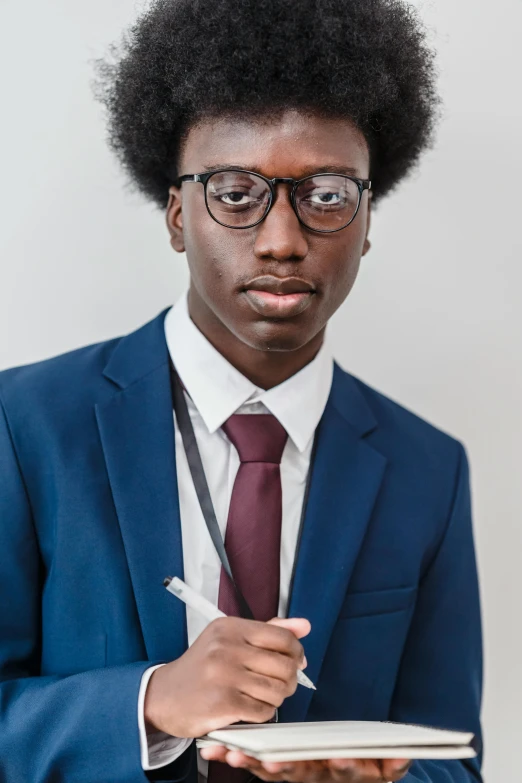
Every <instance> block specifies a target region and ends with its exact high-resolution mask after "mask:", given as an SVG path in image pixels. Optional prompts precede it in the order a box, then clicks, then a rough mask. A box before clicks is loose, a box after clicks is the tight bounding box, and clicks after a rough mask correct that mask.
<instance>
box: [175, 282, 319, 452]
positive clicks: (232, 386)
mask: <svg viewBox="0 0 522 783" xmlns="http://www.w3.org/2000/svg"><path fill="white" fill-rule="evenodd" d="M165 336H166V340H167V346H168V350H169V353H170V357H171V359H172V362H173V364H174V366H175V367H176V370H177V372H178V375H179V377H180V378H181V380H182V382H183V385H184V386H185V389H186V390H187V392H188V394H189V395H190V397H191V399H192V401H193V403H194V405H195V406H196V408H197V410H198V412H199V414H200V416H201V418H202V419H203V421H204V423H205V425H206V427H207V429H208V431H209V432H210V433H213V432H215V431H216V430H218V429H219V428H220V427H221V426H222V425H223V424H224V423H225V421H226V420H227V419H228V418H229V417H230V416H232V414H233V413H235V412H236V411H237V410H238V408H240V407H241V406H242V405H244V404H245V403H246V402H247V401H254V400H255V402H261V403H263V405H264V406H265V407H266V408H267V409H268V410H269V411H270V412H271V413H272V414H273V415H274V416H275V417H276V418H277V419H278V421H279V422H280V423H281V424H282V426H283V427H284V428H285V430H286V431H287V432H288V435H289V437H290V438H291V440H292V441H293V442H294V444H295V445H296V447H297V448H298V450H299V451H300V452H303V451H304V450H305V449H306V447H307V446H308V444H309V443H310V440H311V439H312V437H313V434H314V432H315V429H316V427H317V425H318V424H319V421H320V419H321V416H322V415H323V411H324V409H325V406H326V402H327V400H328V396H329V394H330V388H331V385H332V377H333V358H332V354H331V351H330V348H329V346H328V344H327V343H326V342H324V343H323V345H322V346H321V348H320V349H319V352H318V353H317V355H316V356H315V358H314V359H313V360H312V361H311V362H310V363H309V364H307V365H306V366H305V367H303V369H302V370H300V371H299V372H298V373H296V374H295V375H292V376H291V377H290V378H288V379H287V380H286V381H284V382H283V383H280V384H279V385H278V386H274V387H273V388H272V389H268V390H264V389H260V388H259V387H258V386H256V385H255V384H254V383H252V382H251V381H249V380H248V378H245V376H244V375H242V374H241V373H240V372H239V370H236V368H235V367H233V366H232V365H231V364H230V362H228V361H227V360H226V359H225V357H224V356H222V355H221V354H220V353H219V351H218V350H216V348H214V346H213V345H212V344H211V343H210V342H209V341H208V340H207V338H206V337H205V336H204V335H203V334H202V332H200V331H199V329H198V328H197V326H196V325H195V323H194V322H193V321H192V319H191V318H190V316H189V313H188V306H187V294H186V293H185V294H184V295H183V296H182V297H181V298H180V299H179V300H178V301H177V302H176V304H175V305H174V307H172V308H171V309H170V310H169V312H168V313H167V315H166V318H165Z"/></svg>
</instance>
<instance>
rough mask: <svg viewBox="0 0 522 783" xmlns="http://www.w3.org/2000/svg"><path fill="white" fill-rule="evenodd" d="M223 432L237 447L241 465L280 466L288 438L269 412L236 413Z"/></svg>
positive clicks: (224, 425) (228, 420)
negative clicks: (263, 464) (247, 463)
mask: <svg viewBox="0 0 522 783" xmlns="http://www.w3.org/2000/svg"><path fill="white" fill-rule="evenodd" d="M222 429H223V431H224V432H225V434H226V436H227V438H228V439H229V440H230V441H231V442H232V443H233V444H234V446H235V447H236V449H237V452H238V454H239V459H240V460H241V462H271V463H273V464H275V465H279V464H280V463H281V457H282V456H283V449H284V447H285V443H286V439H287V437H288V435H287V432H286V430H285V428H284V427H283V426H282V425H281V424H280V423H279V422H278V420H277V419H276V417H275V416H272V414H271V413H245V414H237V413H235V414H234V415H233V416H231V417H230V418H229V419H227V421H226V422H225V423H224V424H223V428H222Z"/></svg>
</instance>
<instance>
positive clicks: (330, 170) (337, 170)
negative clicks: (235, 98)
mask: <svg viewBox="0 0 522 783" xmlns="http://www.w3.org/2000/svg"><path fill="white" fill-rule="evenodd" d="M236 169H243V170H245V171H252V172H253V173H254V174H261V176H263V177H265V176H266V174H263V172H262V171H261V169H260V168H258V167H257V166H245V165H242V164H241V163H234V164H232V165H231V164H229V163H223V164H218V163H217V164H215V165H212V166H204V170H205V171H206V172H207V173H210V172H211V171H235V170H236ZM314 174H345V175H346V176H347V177H356V178H357V179H363V178H362V177H361V175H360V174H359V172H358V171H357V169H354V168H353V167H351V166H337V165H335V164H326V165H325V166H322V167H321V166H308V167H307V168H305V169H303V171H302V173H301V176H300V177H298V179H304V177H311V176H313V175H314ZM267 179H271V177H267Z"/></svg>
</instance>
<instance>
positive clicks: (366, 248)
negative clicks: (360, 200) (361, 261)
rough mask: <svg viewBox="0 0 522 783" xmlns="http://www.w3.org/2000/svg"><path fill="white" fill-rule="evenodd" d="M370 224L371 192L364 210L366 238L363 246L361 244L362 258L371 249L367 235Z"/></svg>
mask: <svg viewBox="0 0 522 783" xmlns="http://www.w3.org/2000/svg"><path fill="white" fill-rule="evenodd" d="M371 222H372V191H371V190H369V191H368V207H367V209H366V236H365V237H364V244H363V251H362V254H363V256H365V255H366V253H367V252H368V250H369V249H370V248H371V246H372V245H371V242H370V240H369V239H368V234H369V233H370V223H371Z"/></svg>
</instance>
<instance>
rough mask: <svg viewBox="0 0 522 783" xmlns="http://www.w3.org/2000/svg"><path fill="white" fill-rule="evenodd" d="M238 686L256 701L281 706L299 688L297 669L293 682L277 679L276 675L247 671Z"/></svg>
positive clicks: (241, 691)
mask: <svg viewBox="0 0 522 783" xmlns="http://www.w3.org/2000/svg"><path fill="white" fill-rule="evenodd" d="M237 688H238V689H239V691H240V693H244V694H245V695H246V696H250V697H251V698H252V699H255V700H256V701H259V702H264V703H265V704H270V705H272V707H280V706H281V704H282V703H283V702H284V700H285V699H286V698H287V696H291V695H292V694H293V693H294V692H295V690H296V688H297V669H296V674H295V675H294V678H293V680H292V682H285V681H284V680H276V679H275V678H274V677H266V676H265V675H264V674H257V672H250V671H249V672H245V676H244V677H242V678H241V683H240V684H239V683H238V685H237Z"/></svg>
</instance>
